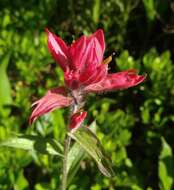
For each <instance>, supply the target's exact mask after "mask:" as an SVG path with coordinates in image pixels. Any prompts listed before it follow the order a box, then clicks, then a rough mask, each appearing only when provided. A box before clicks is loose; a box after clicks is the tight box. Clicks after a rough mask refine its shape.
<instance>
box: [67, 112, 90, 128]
mask: <svg viewBox="0 0 174 190" xmlns="http://www.w3.org/2000/svg"><path fill="white" fill-rule="evenodd" d="M86 116H87V112H86V111H83V112H78V113H75V114H73V115H72V116H71V119H70V125H69V128H70V129H77V128H79V127H80V126H81V124H82V122H83V121H84V119H85V118H86Z"/></svg>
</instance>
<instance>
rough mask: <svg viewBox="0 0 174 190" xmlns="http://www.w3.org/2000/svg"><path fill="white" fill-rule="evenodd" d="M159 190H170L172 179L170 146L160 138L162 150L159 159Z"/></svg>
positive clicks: (172, 161) (172, 167) (173, 173)
mask: <svg viewBox="0 0 174 190" xmlns="http://www.w3.org/2000/svg"><path fill="white" fill-rule="evenodd" d="M158 169H159V171H158V173H159V178H160V189H162V190H170V189H172V184H173V182H174V181H173V179H174V159H173V156H172V149H171V147H170V145H169V144H168V143H167V142H166V141H165V139H164V138H162V150H161V153H160V157H159V168H158Z"/></svg>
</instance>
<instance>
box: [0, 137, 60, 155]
mask: <svg viewBox="0 0 174 190" xmlns="http://www.w3.org/2000/svg"><path fill="white" fill-rule="evenodd" d="M0 147H11V148H19V149H23V150H30V151H36V152H39V153H41V154H50V155H57V156H61V157H63V155H62V145H61V144H59V143H58V142H57V141H55V140H54V139H50V138H43V137H41V136H34V135H22V136H19V137H13V138H10V139H8V140H5V141H2V142H0Z"/></svg>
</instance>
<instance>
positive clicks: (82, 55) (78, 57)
mask: <svg viewBox="0 0 174 190" xmlns="http://www.w3.org/2000/svg"><path fill="white" fill-rule="evenodd" d="M69 54H70V59H71V65H70V67H71V69H74V70H79V69H80V67H81V66H82V65H84V63H85V62H86V58H87V54H86V36H82V37H80V39H79V40H77V41H75V42H74V43H73V44H72V45H71V47H70V49H69Z"/></svg>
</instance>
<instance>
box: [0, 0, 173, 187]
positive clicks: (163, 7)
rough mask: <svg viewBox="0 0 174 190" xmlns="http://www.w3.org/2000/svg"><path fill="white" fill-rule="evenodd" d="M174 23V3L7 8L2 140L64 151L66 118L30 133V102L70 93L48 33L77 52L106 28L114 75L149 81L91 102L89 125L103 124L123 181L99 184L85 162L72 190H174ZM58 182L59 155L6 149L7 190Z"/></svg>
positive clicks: (4, 2)
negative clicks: (49, 143)
mask: <svg viewBox="0 0 174 190" xmlns="http://www.w3.org/2000/svg"><path fill="white" fill-rule="evenodd" d="M173 18H174V2H172V1H170V0H63V1H62V0H40V1H39V0H28V1H23V0H15V1H14V0H1V1H0V139H1V140H4V139H7V138H8V137H10V136H13V135H14V134H19V133H24V134H39V135H41V136H42V137H54V138H55V139H57V140H58V141H59V142H63V139H64V135H65V130H64V128H65V126H66V124H67V114H68V109H64V110H63V109H61V110H56V111H54V112H53V113H51V114H47V115H46V116H43V117H42V118H40V119H39V120H38V121H37V122H36V123H35V124H34V125H33V126H29V125H28V117H29V115H30V113H31V104H32V102H34V101H35V100H36V99H38V98H39V97H41V96H42V95H44V93H45V92H46V91H47V90H48V89H49V88H51V87H56V86H60V85H61V84H63V75H62V71H61V69H60V68H59V67H57V64H56V63H55V62H54V60H53V59H52V58H51V56H50V54H49V52H48V50H47V45H46V34H45V32H44V29H45V27H48V28H49V29H51V30H52V31H54V32H55V33H56V34H58V35H60V36H61V37H62V38H63V39H64V40H65V41H67V42H68V43H71V42H72V40H73V39H76V38H78V37H79V36H80V35H81V34H91V33H92V32H94V31H95V30H96V29H97V28H103V29H104V31H105V38H106V44H107V47H106V52H105V57H107V56H109V55H110V54H111V53H112V52H116V56H115V58H114V59H113V61H112V63H111V64H110V72H116V71H120V70H125V69H128V68H136V69H138V71H139V72H140V73H147V80H146V81H145V82H144V83H143V84H142V85H139V86H137V87H135V88H132V89H128V90H125V91H117V92H112V93H108V94H99V95H91V96H89V97H88V101H87V104H86V110H89V114H88V121H87V122H88V123H91V121H93V120H96V123H97V136H98V137H99V139H100V140H101V142H102V144H103V146H104V147H105V149H106V150H107V153H108V155H110V157H111V159H112V161H113V167H114V171H115V173H116V176H115V177H114V178H112V179H108V178H106V177H104V176H102V175H101V173H100V172H99V171H98V170H97V167H96V165H95V163H94V162H93V161H92V160H91V159H90V158H86V159H85V160H84V161H83V162H82V163H81V167H80V169H79V171H78V173H77V174H76V176H75V178H74V179H73V181H72V183H71V185H70V186H69V190H89V189H90V190H114V189H118V190H129V189H130V190H143V189H147V190H158V189H159V190H172V189H174V184H173V183H174V156H173V149H174V128H173V127H174V123H173V122H174V64H173V61H172V59H173V51H174V49H173V42H174V35H173V33H174V19H173ZM172 40H173V41H172ZM60 174H61V160H60V158H58V157H56V156H48V155H38V154H36V153H35V152H34V151H30V152H26V151H21V150H14V149H6V148H1V149H0V190H13V189H14V190H28V189H29V190H32V189H34V190H48V189H49V190H55V189H58V186H59V185H60V179H59V175H60Z"/></svg>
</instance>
